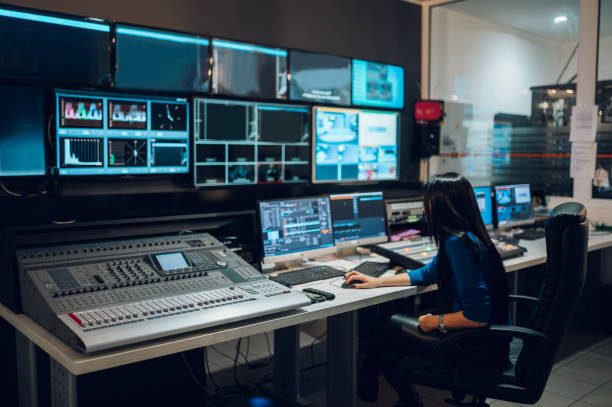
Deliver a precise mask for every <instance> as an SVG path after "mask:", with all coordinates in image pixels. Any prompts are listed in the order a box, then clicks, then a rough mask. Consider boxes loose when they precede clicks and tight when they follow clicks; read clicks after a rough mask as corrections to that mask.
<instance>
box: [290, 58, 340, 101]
mask: <svg viewBox="0 0 612 407" xmlns="http://www.w3.org/2000/svg"><path fill="white" fill-rule="evenodd" d="M290 53H291V65H290V81H289V99H291V100H302V101H308V102H316V103H329V104H338V105H350V104H351V60H350V59H349V58H344V57H338V56H334V55H326V54H317V53H314V52H302V51H293V50H292V51H290Z"/></svg>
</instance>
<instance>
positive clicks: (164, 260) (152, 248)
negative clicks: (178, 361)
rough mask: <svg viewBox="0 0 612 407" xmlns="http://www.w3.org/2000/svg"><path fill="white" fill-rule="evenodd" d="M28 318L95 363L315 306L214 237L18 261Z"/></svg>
mask: <svg viewBox="0 0 612 407" xmlns="http://www.w3.org/2000/svg"><path fill="white" fill-rule="evenodd" d="M17 258H18V263H19V274H20V284H21V298H22V305H23V310H24V312H25V313H26V314H27V315H29V316H30V317H31V318H33V319H34V320H36V321H37V322H39V323H40V324H41V325H43V326H44V327H45V328H47V329H49V330H50V331H51V332H53V333H54V334H55V335H57V336H58V337H60V338H61V339H63V340H65V341H66V342H67V343H69V344H70V345H71V346H73V347H75V348H77V349H80V350H82V351H84V352H86V353H89V352H96V351H100V350H105V349H109V348H113V347H117V346H122V345H128V344H133V343H137V342H141V341H145V340H150V339H155V338H160V337H164V336H168V335H173V334H179V333H183V332H187V331H192V330H196V329H201V328H206V327H211V326H215V325H219V324H223V323H228V322H233V321H238V320H244V319H248V318H253V317H257V316H261V315H266V314H271V313H275V312H282V311H287V310H291V309H295V308H298V307H301V306H305V305H308V304H310V300H309V299H308V298H307V297H306V296H304V295H303V294H302V293H299V292H296V291H291V290H290V289H288V288H287V287H285V286H283V285H280V284H278V283H275V282H273V281H270V280H268V279H266V278H264V277H263V276H262V275H261V273H259V272H258V271H257V270H256V269H254V268H253V267H252V266H250V265H249V264H247V263H246V262H245V261H244V260H242V259H241V258H240V257H238V256H237V255H236V254H235V253H233V252H232V251H231V250H229V249H227V248H226V247H225V246H223V245H222V244H221V243H220V242H219V241H218V240H216V239H215V238H213V237H212V236H210V235H209V234H207V233H201V234H190V235H181V236H172V237H168V236H163V237H153V238H144V239H130V240H121V241H112V242H105V243H84V244H83V243H81V244H71V245H63V246H56V247H45V248H30V249H22V250H18V251H17Z"/></svg>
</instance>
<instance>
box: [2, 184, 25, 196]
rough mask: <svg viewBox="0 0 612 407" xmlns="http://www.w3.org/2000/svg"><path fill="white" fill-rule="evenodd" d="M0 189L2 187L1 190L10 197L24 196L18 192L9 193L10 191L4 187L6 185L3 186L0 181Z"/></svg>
mask: <svg viewBox="0 0 612 407" xmlns="http://www.w3.org/2000/svg"><path fill="white" fill-rule="evenodd" d="M0 187H2V189H3V190H4V192H6V193H7V194H9V195H10V196H14V197H22V196H23V195H24V194H22V193H18V192H13V191H10V190H9V189H8V188H7V187H6V185H4V182H2V181H1V180H0Z"/></svg>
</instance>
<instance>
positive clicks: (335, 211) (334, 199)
mask: <svg viewBox="0 0 612 407" xmlns="http://www.w3.org/2000/svg"><path fill="white" fill-rule="evenodd" d="M329 199H330V202H331V214H332V220H333V227H334V238H335V241H336V243H339V242H347V241H352V240H362V239H368V238H376V237H384V236H386V235H387V232H386V230H385V204H384V201H383V193H382V192H365V193H357V194H345V195H330V197H329Z"/></svg>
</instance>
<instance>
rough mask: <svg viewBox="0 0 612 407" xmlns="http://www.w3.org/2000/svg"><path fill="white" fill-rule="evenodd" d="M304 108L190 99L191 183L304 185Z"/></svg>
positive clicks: (306, 113)
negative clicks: (192, 136)
mask: <svg viewBox="0 0 612 407" xmlns="http://www.w3.org/2000/svg"><path fill="white" fill-rule="evenodd" d="M310 122H311V119H310V108H309V107H308V106H299V105H277V104H270V103H258V102H246V101H237V100H219V99H204V98H196V99H194V137H195V151H194V164H195V165H194V167H195V172H194V180H195V185H196V186H199V187H212V186H219V185H248V184H279V183H305V182H308V180H309V179H310V133H311V131H310Z"/></svg>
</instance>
